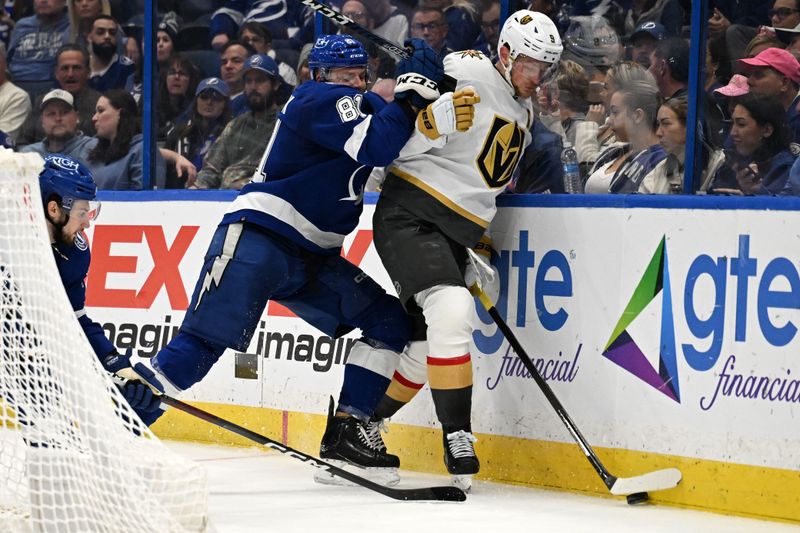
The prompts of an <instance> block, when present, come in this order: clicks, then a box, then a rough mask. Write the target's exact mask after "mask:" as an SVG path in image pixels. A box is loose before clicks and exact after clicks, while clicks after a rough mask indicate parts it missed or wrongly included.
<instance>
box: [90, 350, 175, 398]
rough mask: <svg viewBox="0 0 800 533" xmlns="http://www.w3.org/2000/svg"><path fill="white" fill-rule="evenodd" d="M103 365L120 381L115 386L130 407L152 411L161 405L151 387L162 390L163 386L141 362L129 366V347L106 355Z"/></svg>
mask: <svg viewBox="0 0 800 533" xmlns="http://www.w3.org/2000/svg"><path fill="white" fill-rule="evenodd" d="M103 367H104V368H105V369H106V370H107V371H109V372H111V373H112V374H114V376H116V377H117V378H120V379H121V380H123V381H121V382H120V383H119V384H118V385H117V386H118V387H119V388H120V392H122V395H123V396H124V397H125V399H126V400H127V401H128V405H130V406H131V408H132V409H135V410H138V411H142V412H144V413H152V412H153V411H155V410H156V409H158V408H159V407H160V406H161V398H160V397H159V396H158V395H157V394H153V389H155V390H157V391H158V392H164V386H163V385H162V384H161V382H160V381H159V380H158V379H157V378H156V375H155V374H154V373H153V371H152V370H150V369H149V368H147V367H146V366H145V365H143V364H142V363H136V364H135V365H133V366H131V349H130V348H128V350H127V351H126V352H125V355H122V354H120V353H112V354H109V355H108V356H106V358H105V360H104V361H103Z"/></svg>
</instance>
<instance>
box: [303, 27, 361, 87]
mask: <svg viewBox="0 0 800 533" xmlns="http://www.w3.org/2000/svg"><path fill="white" fill-rule="evenodd" d="M368 60H369V56H368V55H367V51H366V49H364V46H363V45H362V44H361V43H360V42H359V41H358V40H357V39H354V38H353V37H351V36H349V35H320V36H319V37H318V38H317V40H316V42H315V43H314V47H313V48H312V49H311V53H310V54H309V56H308V68H309V70H310V71H311V79H312V80H316V79H317V74H319V77H320V79H321V80H322V81H328V80H329V75H330V71H331V70H332V69H335V68H353V67H362V68H364V71H365V76H366V78H365V79H369V75H368V73H367V72H366V71H367V68H368V63H367V62H368Z"/></svg>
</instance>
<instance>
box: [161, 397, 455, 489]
mask: <svg viewBox="0 0 800 533" xmlns="http://www.w3.org/2000/svg"><path fill="white" fill-rule="evenodd" d="M160 396H161V401H162V402H163V403H165V404H167V405H169V406H171V407H174V408H176V409H179V410H181V411H183V412H184V413H188V414H190V415H192V416H196V417H197V418H200V419H202V420H205V421H206V422H209V423H211V424H214V425H215V426H219V427H221V428H223V429H227V430H228V431H232V432H233V433H236V434H237V435H241V436H242V437H244V438H246V439H250V440H252V441H254V442H257V443H259V444H263V445H264V446H266V447H268V448H272V449H273V450H278V451H279V452H281V453H285V454H287V455H290V456H292V457H294V458H295V459H300V460H301V461H303V462H304V463H307V464H310V465H311V466H313V467H314V468H321V469H323V470H326V471H328V472H329V473H331V474H333V475H335V476H338V477H340V478H343V479H346V480H347V481H350V482H352V483H355V484H356V485H360V486H362V487H365V488H367V489H370V490H373V491H375V492H378V493H380V494H383V495H384V496H388V497H390V498H393V499H395V500H403V501H424V500H433V501H445V502H463V501H465V500H466V499H467V495H466V494H464V491H462V490H461V489H459V488H457V487H444V486H443V487H422V488H417V489H395V488H391V487H384V486H383V485H380V484H378V483H375V482H373V481H370V480H368V479H366V478H363V477H361V476H359V475H356V474H353V473H352V472H348V471H347V470H344V469H343V468H339V467H336V466H334V465H332V464H330V463H326V462H325V461H322V460H320V459H317V458H316V457H314V456H311V455H308V454H305V453H303V452H301V451H298V450H295V449H293V448H289V447H288V446H284V445H283V444H281V443H280V442H278V441H275V440H272V439H270V438H268V437H265V436H264V435H261V434H259V433H256V432H254V431H250V430H249V429H247V428H243V427H242V426H239V425H237V424H234V423H233V422H231V421H229V420H225V419H224V418H220V417H218V416H216V415H213V414H211V413H209V412H208V411H203V410H202V409H199V408H197V407H194V406H193V405H189V404H188V403H184V402H182V401H180V400H177V399H175V398H172V397H170V396H167V395H166V394H161V395H160Z"/></svg>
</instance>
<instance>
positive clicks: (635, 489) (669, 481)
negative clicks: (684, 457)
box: [470, 284, 681, 503]
mask: <svg viewBox="0 0 800 533" xmlns="http://www.w3.org/2000/svg"><path fill="white" fill-rule="evenodd" d="M470 292H471V293H472V294H473V295H474V296H477V297H478V299H479V300H480V301H481V304H482V305H483V307H485V308H486V311H488V312H489V314H490V315H491V317H492V318H493V319H494V321H495V323H497V327H499V328H500V331H502V332H503V335H504V336H505V338H506V339H507V340H508V342H509V344H511V347H512V348H514V351H515V352H516V353H517V357H519V359H520V360H521V361H522V364H523V365H525V368H527V369H528V372H530V373H531V375H532V376H533V379H534V381H536V384H537V385H538V386H539V388H540V389H541V390H542V392H543V393H544V395H545V397H546V398H547V401H549V402H550V405H551V406H553V409H555V411H556V414H558V417H559V418H560V419H561V421H562V422H563V423H564V425H565V426H567V430H569V432H570V434H571V435H572V437H573V438H574V439H575V441H576V442H577V443H578V446H579V447H580V449H581V451H583V454H584V455H585V456H586V458H587V459H588V460H589V462H590V463H591V464H592V466H593V467H594V469H595V471H596V472H597V474H598V475H599V476H600V478H601V479H602V480H603V483H605V485H606V487H608V490H609V491H610V492H611V494H614V495H616V496H626V495H631V496H633V497H629V498H628V503H640V502H641V501H644V500H646V499H647V494H646V493H647V492H648V491H655V490H665V489H671V488H673V487H675V486H676V485H677V484H678V483H679V482H680V480H681V472H680V470H678V469H677V468H665V469H663V470H656V471H654V472H648V473H647V474H642V475H640V476H635V477H617V476H615V475H613V474H611V472H609V471H608V470H607V469H606V467H605V466H603V463H601V462H600V458H599V457H598V456H597V454H596V453H595V452H594V450H592V447H591V446H589V443H588V442H587V441H586V439H585V438H584V437H583V435H581V432H580V431H579V430H578V427H577V426H576V425H575V422H573V421H572V419H571V418H570V417H569V414H567V411H566V409H564V406H563V405H562V404H561V402H560V401H559V400H558V398H557V397H556V395H555V393H554V392H553V389H551V388H550V385H548V384H547V382H546V381H545V380H544V378H543V377H542V375H541V374H540V373H539V371H538V370H537V369H536V366H534V364H533V361H531V359H530V357H528V354H527V353H526V352H525V349H524V348H523V347H522V345H521V344H520V343H519V341H518V340H517V337H516V336H515V335H514V333H513V332H512V331H511V328H510V327H508V324H506V322H505V321H504V320H503V318H502V317H501V316H500V313H499V312H498V311H497V309H496V308H495V306H494V304H493V303H492V301H491V300H490V299H489V297H488V296H486V293H484V292H483V290H482V289H481V288H480V287H478V285H477V284H475V285H472V287H470Z"/></svg>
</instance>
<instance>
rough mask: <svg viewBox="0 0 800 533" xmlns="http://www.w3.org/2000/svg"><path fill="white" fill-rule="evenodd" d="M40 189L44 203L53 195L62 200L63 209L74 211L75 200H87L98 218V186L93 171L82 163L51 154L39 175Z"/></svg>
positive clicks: (91, 211)
mask: <svg viewBox="0 0 800 533" xmlns="http://www.w3.org/2000/svg"><path fill="white" fill-rule="evenodd" d="M39 188H40V189H41V192H42V203H46V202H47V201H48V200H49V199H50V198H52V196H53V195H57V196H59V197H60V198H61V207H63V208H64V209H66V210H67V211H70V210H72V206H73V204H74V203H75V200H86V201H87V202H89V205H90V208H89V211H88V213H92V216H91V218H94V217H96V216H97V213H98V212H99V210H100V203H99V202H96V201H95V196H96V195H97V185H96V184H95V182H94V178H93V177H92V173H91V171H90V170H89V169H88V168H87V167H86V165H84V164H83V163H81V162H80V161H78V160H76V159H73V158H71V157H69V156H66V155H63V154H51V155H48V156H47V157H45V158H44V168H43V169H42V171H41V172H40V173H39Z"/></svg>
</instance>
